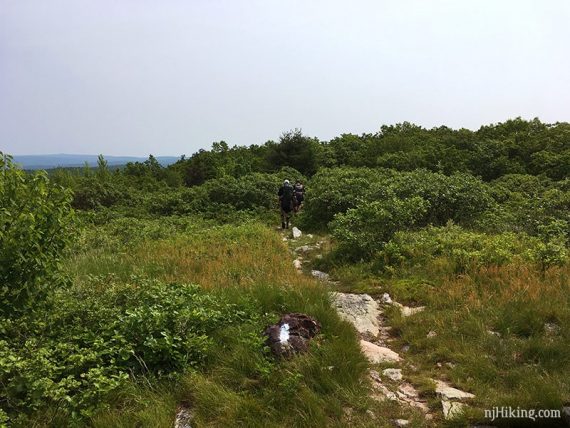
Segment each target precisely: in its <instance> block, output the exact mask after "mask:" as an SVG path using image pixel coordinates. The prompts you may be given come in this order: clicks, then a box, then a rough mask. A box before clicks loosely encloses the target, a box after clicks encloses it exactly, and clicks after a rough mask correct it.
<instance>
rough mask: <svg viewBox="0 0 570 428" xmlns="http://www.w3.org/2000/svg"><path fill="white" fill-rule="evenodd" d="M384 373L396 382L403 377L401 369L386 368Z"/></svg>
mask: <svg viewBox="0 0 570 428" xmlns="http://www.w3.org/2000/svg"><path fill="white" fill-rule="evenodd" d="M382 374H383V375H384V376H386V377H387V378H388V379H390V380H393V381H395V382H397V381H400V380H402V378H403V376H402V370H401V369H384V370H382Z"/></svg>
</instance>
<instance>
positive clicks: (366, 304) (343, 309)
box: [330, 292, 380, 336]
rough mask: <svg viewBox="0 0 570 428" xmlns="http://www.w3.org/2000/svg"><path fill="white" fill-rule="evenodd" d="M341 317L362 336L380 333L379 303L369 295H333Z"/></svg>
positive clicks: (333, 301) (333, 300) (334, 304)
mask: <svg viewBox="0 0 570 428" xmlns="http://www.w3.org/2000/svg"><path fill="white" fill-rule="evenodd" d="M330 295H331V298H332V303H333V306H334V307H335V308H336V311H337V312H338V314H339V315H340V317H341V318H342V319H344V320H346V321H348V322H350V323H352V325H354V327H355V328H356V330H357V331H358V332H359V333H361V334H369V335H372V336H377V335H378V332H379V331H380V327H379V322H378V317H379V315H380V310H379V308H378V303H377V302H376V300H374V299H373V298H372V297H370V296H369V295H368V294H351V293H334V292H333V293H331V294H330Z"/></svg>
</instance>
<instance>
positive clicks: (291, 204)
mask: <svg viewBox="0 0 570 428" xmlns="http://www.w3.org/2000/svg"><path fill="white" fill-rule="evenodd" d="M277 195H278V196H279V207H280V209H281V228H283V229H285V228H289V219H290V217H291V212H292V211H293V210H294V208H295V192H294V189H293V186H291V183H290V182H289V180H285V181H283V186H281V187H280V188H279V191H278V192H277Z"/></svg>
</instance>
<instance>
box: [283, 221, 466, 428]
mask: <svg viewBox="0 0 570 428" xmlns="http://www.w3.org/2000/svg"><path fill="white" fill-rule="evenodd" d="M283 240H284V241H286V242H287V243H288V245H289V248H290V249H291V252H292V253H293V256H294V260H293V266H294V268H295V269H296V270H297V272H298V273H299V274H304V275H311V276H313V277H315V278H316V279H318V280H320V281H323V282H325V283H326V284H327V285H330V287H331V292H330V297H331V304H332V305H333V306H334V308H335V309H336V310H337V312H338V314H339V316H340V317H341V318H343V319H344V320H346V321H348V322H350V323H351V324H352V325H353V326H354V328H355V329H356V331H357V333H358V335H359V338H360V345H361V349H362V353H363V354H364V355H365V356H366V357H367V359H368V361H369V363H370V368H369V370H368V376H369V380H370V385H371V391H370V396H371V398H373V399H374V400H378V401H382V402H383V401H386V400H389V401H392V402H395V403H397V404H398V405H400V406H402V410H403V412H402V413H403V414H408V415H409V417H407V418H405V419H404V418H402V419H394V420H392V421H391V422H392V424H393V425H394V426H398V427H404V426H439V425H440V424H441V423H443V421H445V420H448V421H451V420H453V419H455V418H457V417H458V416H460V415H461V414H462V413H464V412H465V410H466V409H467V408H468V405H469V401H470V399H472V398H474V395H472V394H470V393H468V392H464V391H461V390H459V389H457V388H454V387H452V386H451V385H449V384H447V383H446V382H444V381H441V380H437V379H433V380H432V386H433V392H435V397H437V401H438V403H435V405H434V403H433V400H432V402H431V403H428V400H427V399H426V398H424V397H423V396H422V394H421V393H420V392H419V391H418V388H417V387H416V386H415V385H414V384H413V383H412V381H411V379H409V375H413V373H414V372H415V371H417V370H416V368H415V367H414V366H413V364H411V363H408V362H407V361H406V358H405V353H406V352H407V351H408V349H406V347H405V346H404V347H403V348H402V349H396V346H397V344H396V341H395V339H394V338H393V337H392V335H391V327H390V326H389V324H388V319H387V318H386V316H385V314H384V309H385V308H387V307H389V306H393V307H395V308H397V309H399V310H400V312H401V315H402V316H405V317H408V316H414V315H415V314H417V313H418V312H421V311H423V310H424V309H425V307H423V306H417V307H408V306H405V305H402V304H400V303H398V302H396V301H395V300H393V299H392V298H391V297H390V295H389V294H388V293H384V294H382V295H381V296H374V297H373V296H370V295H369V294H357V293H341V292H337V291H334V289H338V288H342V289H343V290H346V289H350V288H349V287H347V285H348V284H341V283H340V282H338V281H334V280H333V279H331V277H330V275H329V274H328V273H326V272H321V271H318V270H315V269H312V267H311V265H312V261H313V260H315V259H318V258H321V257H322V253H323V250H324V246H325V245H326V242H325V240H319V239H318V238H316V237H314V236H312V235H310V234H309V235H303V234H302V232H301V231H299V230H298V229H297V230H295V233H294V235H293V234H290V233H287V232H286V231H285V232H283ZM432 396H433V394H432ZM438 408H439V409H438ZM348 411H350V410H349V409H348Z"/></svg>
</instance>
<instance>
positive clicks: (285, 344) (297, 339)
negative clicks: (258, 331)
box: [264, 313, 321, 357]
mask: <svg viewBox="0 0 570 428" xmlns="http://www.w3.org/2000/svg"><path fill="white" fill-rule="evenodd" d="M320 331H321V324H320V323H319V322H318V321H317V320H315V319H314V318H312V317H310V316H308V315H305V314H299V313H291V314H286V315H283V316H282V317H281V319H280V320H279V322H278V323H277V324H273V325H270V326H269V327H267V328H266V329H265V332H264V334H265V335H266V336H267V340H266V344H267V345H268V346H269V347H270V348H271V352H273V354H274V355H275V356H277V357H291V356H293V355H294V354H297V353H299V352H306V351H307V350H308V348H309V340H311V339H312V338H313V337H315V335H317V334H318V333H319V332H320Z"/></svg>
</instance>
